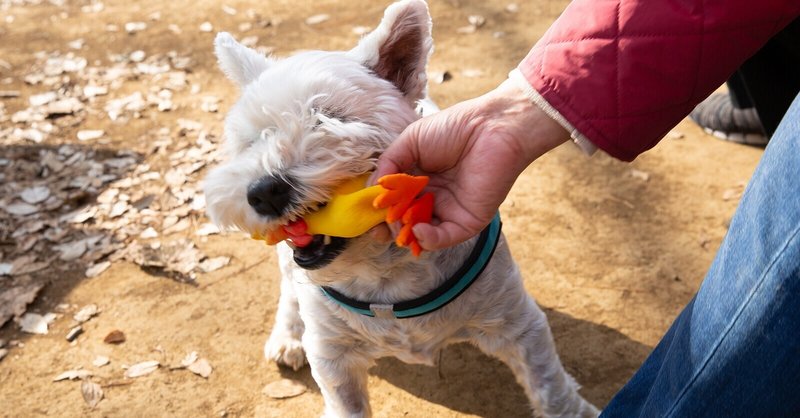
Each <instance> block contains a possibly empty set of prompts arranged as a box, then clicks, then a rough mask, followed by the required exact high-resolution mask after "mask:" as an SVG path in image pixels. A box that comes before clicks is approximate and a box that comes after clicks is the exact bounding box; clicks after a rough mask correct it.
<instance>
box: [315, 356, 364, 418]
mask: <svg viewBox="0 0 800 418" xmlns="http://www.w3.org/2000/svg"><path fill="white" fill-rule="evenodd" d="M307 346H308V347H309V348H310V350H309V352H308V362H309V364H310V365H311V375H312V376H314V380H315V381H316V382H317V385H319V388H320V391H321V392H322V398H323V399H324V400H325V413H324V414H323V417H324V418H345V417H347V418H366V417H370V416H371V415H372V412H371V410H370V406H369V396H368V394H367V369H368V368H369V366H370V363H371V362H370V361H369V360H368V359H366V358H364V357H363V356H360V355H357V354H354V353H353V351H352V347H345V346H337V345H336V344H335V343H332V342H328V341H317V342H314V343H311V342H308V344H307ZM317 348H318V349H319V351H320V352H319V353H316V352H315V349H317Z"/></svg>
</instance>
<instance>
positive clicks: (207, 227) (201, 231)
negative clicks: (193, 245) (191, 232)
mask: <svg viewBox="0 0 800 418" xmlns="http://www.w3.org/2000/svg"><path fill="white" fill-rule="evenodd" d="M216 234H219V228H217V226H216V225H214V224H212V223H204V224H202V225H200V228H197V231H196V232H195V235H197V236H201V237H206V236H209V235H216Z"/></svg>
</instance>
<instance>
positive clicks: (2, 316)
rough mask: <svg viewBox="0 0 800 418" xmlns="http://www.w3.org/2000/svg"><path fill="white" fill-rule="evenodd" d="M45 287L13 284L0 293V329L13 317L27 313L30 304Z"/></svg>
mask: <svg viewBox="0 0 800 418" xmlns="http://www.w3.org/2000/svg"><path fill="white" fill-rule="evenodd" d="M43 287H44V284H43V283H31V282H28V283H24V282H20V283H17V282H12V283H11V287H10V288H9V289H5V290H3V291H2V292H0V327H2V326H3V325H4V324H5V323H6V321H8V320H9V319H11V318H12V317H19V316H20V315H22V314H23V313H25V309H26V308H27V306H28V304H30V303H31V302H33V300H34V299H36V295H38V294H39V291H40V290H42V288H43Z"/></svg>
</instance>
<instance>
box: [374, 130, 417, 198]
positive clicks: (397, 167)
mask: <svg viewBox="0 0 800 418" xmlns="http://www.w3.org/2000/svg"><path fill="white" fill-rule="evenodd" d="M417 126H418V122H415V123H412V124H411V125H409V126H408V127H407V128H406V129H405V130H404V131H403V132H402V133H401V134H400V136H398V137H397V139H395V140H394V141H393V142H392V143H391V144H390V145H389V148H387V149H386V151H384V152H383V154H381V156H380V157H379V158H378V163H377V167H376V168H375V172H374V173H373V174H372V176H371V177H370V182H369V183H370V184H375V182H376V181H377V180H378V179H379V178H381V177H383V176H385V175H387V174H394V173H401V172H406V171H409V170H410V169H411V168H412V167H414V164H415V163H416V162H417V161H418V160H419V141H418V139H419V130H418V129H417Z"/></svg>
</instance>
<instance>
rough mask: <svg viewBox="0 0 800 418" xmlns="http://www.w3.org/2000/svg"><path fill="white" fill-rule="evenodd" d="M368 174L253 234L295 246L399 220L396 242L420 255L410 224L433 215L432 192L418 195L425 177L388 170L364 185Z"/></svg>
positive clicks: (420, 221)
mask: <svg viewBox="0 0 800 418" xmlns="http://www.w3.org/2000/svg"><path fill="white" fill-rule="evenodd" d="M368 178H369V173H367V174H364V175H362V176H359V177H356V178H353V179H351V180H348V181H346V182H345V183H344V184H342V185H341V186H339V187H338V188H337V189H336V191H335V192H334V193H333V196H331V199H330V200H329V201H328V204H327V205H326V206H324V207H323V208H321V209H319V210H317V211H315V212H312V213H309V214H307V215H306V216H305V218H303V219H299V220H297V221H294V222H291V223H289V224H288V225H283V226H281V227H279V228H277V229H275V230H273V231H270V232H268V233H267V234H266V235H260V234H253V238H254V239H258V240H264V241H266V242H267V244H269V245H275V244H277V243H279V242H281V241H283V240H285V239H290V240H291V241H292V242H293V243H294V244H295V245H297V246H298V247H305V246H306V245H308V244H309V243H310V242H311V240H312V239H313V236H314V235H317V234H321V235H328V236H332V237H342V238H353V237H357V236H359V235H362V234H364V233H366V232H367V231H369V230H370V228H372V227H374V226H375V225H378V224H380V223H381V222H387V223H392V222H397V221H400V222H401V224H402V227H401V228H400V233H399V234H398V235H397V238H396V239H395V243H396V244H397V245H398V246H400V247H408V248H409V249H410V250H411V252H412V253H413V254H414V255H415V256H419V255H420V254H421V253H422V247H421V246H420V245H419V242H417V238H416V237H415V236H414V233H413V231H412V228H413V226H414V225H416V224H418V223H428V222H430V221H431V218H432V216H433V194H431V193H425V194H423V195H422V196H420V197H418V195H419V194H420V193H421V192H422V189H423V188H425V186H426V185H427V184H428V177H426V176H411V175H408V174H391V175H388V176H383V177H381V178H380V179H379V180H378V184H376V185H374V186H370V187H365V186H366V182H367V179H368Z"/></svg>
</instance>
